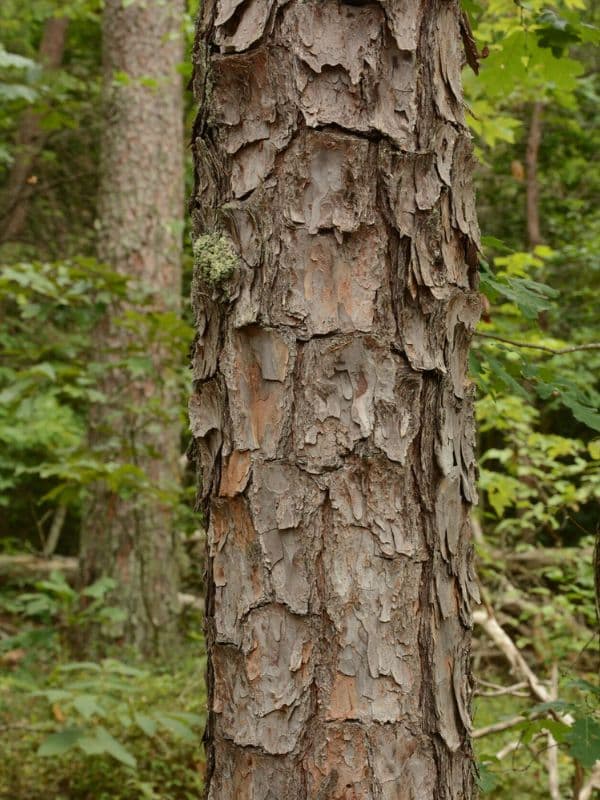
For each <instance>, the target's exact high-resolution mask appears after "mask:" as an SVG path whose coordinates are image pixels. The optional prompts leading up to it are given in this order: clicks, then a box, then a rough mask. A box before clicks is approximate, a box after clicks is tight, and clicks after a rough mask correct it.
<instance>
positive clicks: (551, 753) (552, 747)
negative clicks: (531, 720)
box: [548, 661, 562, 800]
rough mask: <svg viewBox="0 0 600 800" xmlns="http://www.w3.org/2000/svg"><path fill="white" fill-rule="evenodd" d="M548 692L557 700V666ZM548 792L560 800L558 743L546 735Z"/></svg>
mask: <svg viewBox="0 0 600 800" xmlns="http://www.w3.org/2000/svg"><path fill="white" fill-rule="evenodd" d="M550 692H551V696H552V699H553V700H557V699H558V665H557V663H556V661H555V662H554V664H552V678H551V684H550ZM548 791H549V793H550V797H551V798H552V800H562V798H561V794H560V773H559V771H558V742H557V741H556V739H555V738H554V736H553V735H552V734H551V733H548Z"/></svg>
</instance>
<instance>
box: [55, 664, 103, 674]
mask: <svg viewBox="0 0 600 800" xmlns="http://www.w3.org/2000/svg"><path fill="white" fill-rule="evenodd" d="M59 670H60V671H61V672H76V671H77V670H89V671H90V672H100V666H99V665H98V664H95V663H94V662H93V661H71V662H70V663H69V664H61V666H60V667H59Z"/></svg>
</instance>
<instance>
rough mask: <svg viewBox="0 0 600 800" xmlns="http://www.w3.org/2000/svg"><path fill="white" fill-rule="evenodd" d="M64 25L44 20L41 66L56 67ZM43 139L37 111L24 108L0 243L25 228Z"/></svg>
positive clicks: (57, 19)
mask: <svg viewBox="0 0 600 800" xmlns="http://www.w3.org/2000/svg"><path fill="white" fill-rule="evenodd" d="M68 27H69V20H68V19H67V18H66V17H50V19H47V20H46V22H45V23H44V30H43V32H42V40H41V42H40V50H39V62H40V64H41V65H42V66H43V67H44V68H46V69H57V68H58V67H60V65H61V62H62V59H63V53H64V51H65V42H66V38H67V29H68ZM45 141H46V134H45V133H44V130H43V128H42V125H41V119H40V116H39V114H36V112H35V111H31V110H29V111H26V112H25V113H24V114H23V117H22V119H21V124H20V126H19V130H18V132H17V142H16V145H17V152H16V157H15V160H14V163H13V165H12V168H11V170H10V175H9V178H8V182H7V187H6V192H5V202H4V209H3V214H2V221H1V223H0V242H8V241H12V240H14V239H18V238H19V236H20V235H21V233H22V231H23V228H24V227H25V221H26V219H27V211H28V208H29V198H30V197H31V194H32V192H33V191H34V187H35V182H32V171H33V169H34V168H35V163H36V161H37V159H38V157H39V155H40V153H41V152H42V149H43V147H44V143H45Z"/></svg>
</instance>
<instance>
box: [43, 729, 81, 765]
mask: <svg viewBox="0 0 600 800" xmlns="http://www.w3.org/2000/svg"><path fill="white" fill-rule="evenodd" d="M82 736H83V731H82V729H81V728H65V729H64V730H62V731H60V732H59V733H53V734H52V735H51V736H48V738H47V739H45V740H44V741H43V742H42V744H41V745H40V746H39V748H38V751H37V753H38V756H42V758H49V757H52V756H61V755H62V754H63V753H66V752H67V751H68V750H71V749H72V748H73V747H75V746H76V744H77V742H78V741H79V740H80V739H81V737H82Z"/></svg>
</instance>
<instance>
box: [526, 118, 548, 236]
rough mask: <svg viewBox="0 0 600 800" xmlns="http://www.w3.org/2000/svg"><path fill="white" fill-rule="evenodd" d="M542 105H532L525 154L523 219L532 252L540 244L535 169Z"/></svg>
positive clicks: (540, 134)
mask: <svg viewBox="0 0 600 800" xmlns="http://www.w3.org/2000/svg"><path fill="white" fill-rule="evenodd" d="M543 114H544V104H543V103H541V102H537V103H534V104H533V108H532V111H531V122H530V123H529V134H528V136H527V152H526V155H525V180H526V184H525V190H526V200H525V218H526V220H527V241H528V244H529V249H530V250H534V249H535V248H536V247H537V245H538V244H541V243H542V232H541V226H540V187H539V183H538V176H537V171H538V170H537V168H538V156H539V152H540V144H541V142H542V130H543Z"/></svg>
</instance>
